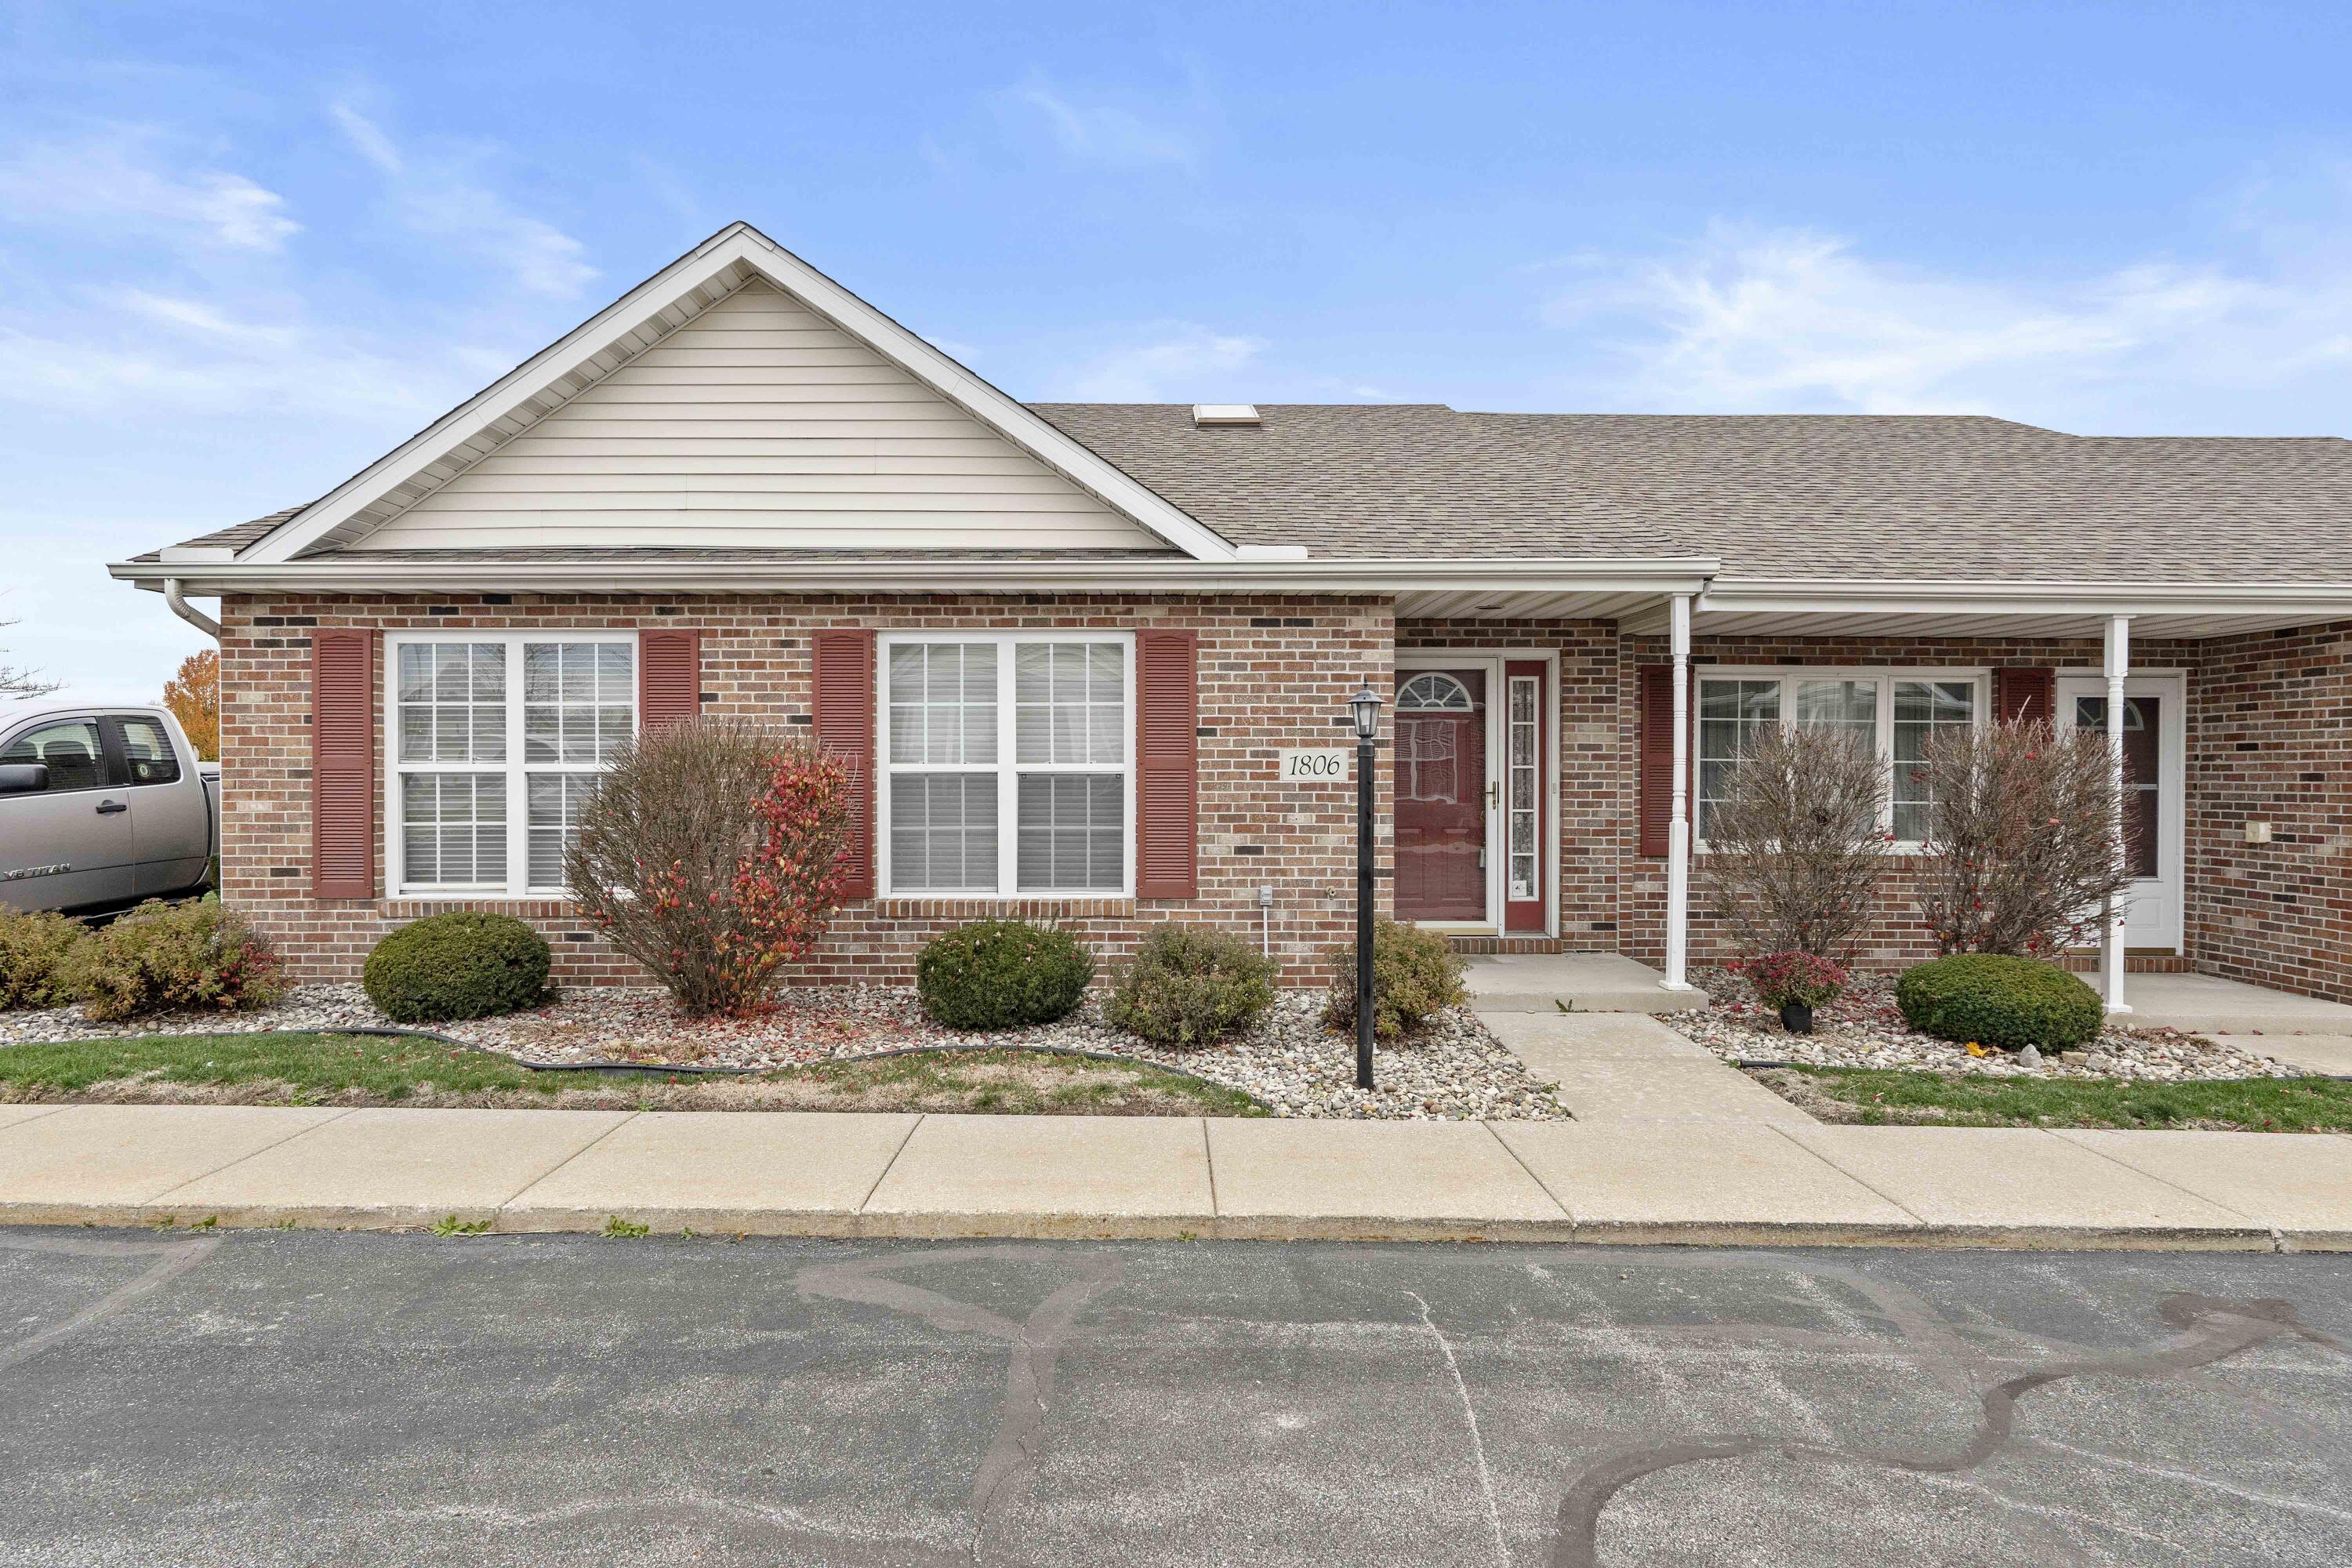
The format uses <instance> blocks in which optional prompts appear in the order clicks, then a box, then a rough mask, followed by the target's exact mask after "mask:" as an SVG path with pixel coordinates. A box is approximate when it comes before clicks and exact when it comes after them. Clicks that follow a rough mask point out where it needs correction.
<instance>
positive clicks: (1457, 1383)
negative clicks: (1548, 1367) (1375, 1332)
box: [1405, 1290, 1511, 1568]
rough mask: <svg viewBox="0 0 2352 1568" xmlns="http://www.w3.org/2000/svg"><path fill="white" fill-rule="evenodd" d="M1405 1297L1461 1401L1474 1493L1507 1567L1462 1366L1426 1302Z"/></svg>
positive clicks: (1499, 1516) (1491, 1477) (1413, 1293)
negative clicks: (1475, 1473)
mask: <svg viewBox="0 0 2352 1568" xmlns="http://www.w3.org/2000/svg"><path fill="white" fill-rule="evenodd" d="M1405 1294H1406V1295H1407V1296H1409V1297H1411V1298H1412V1304H1413V1305H1414V1306H1415V1307H1418V1308H1419V1309H1420V1310H1421V1321H1422V1326H1423V1327H1424V1328H1426V1329H1427V1330H1428V1331H1430V1333H1431V1334H1432V1335H1433V1337H1434V1338H1435V1339H1436V1341H1437V1348H1438V1351H1439V1352H1441V1353H1442V1354H1443V1355H1444V1357H1445V1370H1446V1371H1447V1372H1448V1373H1451V1374H1452V1375H1453V1378H1454V1397H1455V1398H1457V1399H1459V1400H1460V1401H1461V1402H1462V1419H1463V1422H1464V1423H1465V1425H1466V1426H1468V1427H1469V1428H1470V1453H1471V1457H1472V1458H1475V1459H1476V1460H1477V1461H1478V1490H1479V1491H1480V1493H1481V1494H1482V1495H1483V1496H1484V1497H1485V1498H1486V1528H1487V1529H1488V1530H1489V1531H1492V1532H1493V1534H1494V1537H1495V1561H1496V1562H1497V1563H1501V1564H1502V1565H1503V1568H1511V1549H1510V1546H1509V1545H1508V1544H1507V1542H1505V1541H1504V1540H1503V1513H1502V1510H1501V1509H1500V1508H1498V1507H1496V1502H1495V1473H1494V1471H1492V1470H1490V1469H1488V1468H1486V1438H1484V1437H1482V1436H1479V1435H1478V1412H1477V1410H1476V1408H1475V1407H1474V1406H1473V1405H1471V1403H1470V1385H1469V1384H1467V1383H1465V1382H1464V1381H1463V1377H1462V1363H1460V1362H1459V1361H1457V1360H1455V1359H1454V1342H1453V1341H1451V1340H1449V1339H1447V1338H1446V1337H1445V1331H1444V1329H1441V1328H1439V1327H1438V1326H1437V1320H1436V1319H1434V1318H1433V1317H1431V1316H1430V1314H1429V1303H1428V1302H1427V1301H1425V1300H1423V1299H1422V1295H1421V1292H1420V1291H1418V1290H1408V1291H1406V1292H1405Z"/></svg>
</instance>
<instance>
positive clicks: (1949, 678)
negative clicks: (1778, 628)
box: [1690, 664, 1992, 855]
mask: <svg viewBox="0 0 2352 1568" xmlns="http://www.w3.org/2000/svg"><path fill="white" fill-rule="evenodd" d="M1710 680H1778V681H1779V682H1780V727H1781V728H1782V729H1783V730H1793V729H1795V728H1796V727H1797V713H1796V703H1795V702H1794V701H1793V700H1792V698H1791V693H1790V685H1791V683H1793V682H1795V681H1799V680H1869V681H1874V682H1876V683H1877V686H1878V721H1877V730H1876V737H1877V745H1878V754H1879V757H1880V759H1881V760H1882V761H1883V762H1885V763H1887V766H1888V769H1889V773H1888V776H1887V785H1886V790H1885V793H1884V794H1882V795H1880V796H1879V797H1878V826H1879V829H1880V831H1882V832H1888V833H1891V832H1893V831H1894V827H1895V784H1894V775H1893V772H1892V769H1893V766H1894V757H1895V684H1896V683H1897V682H1898V681H1905V680H1940V681H1944V682H1947V683H1952V682H1958V681H1963V680H1965V681H1967V682H1969V684H1970V685H1972V686H1973V687H1974V688H1975V689H1976V699H1975V700H1974V702H1973V703H1971V704H1970V713H1971V718H1970V720H1969V722H1970V723H1971V725H1973V726H1974V727H1975V728H1977V729H1979V730H1981V729H1983V728H1984V726H1985V724H1986V722H1987V721H1988V719H1989V717H1990V712H1991V708H1992V668H1991V667H1990V666H1989V665H1887V664H1878V665H1822V664H1771V665H1748V664H1704V665H1693V666H1692V667H1691V702H1690V708H1691V715H1690V724H1691V789H1690V809H1691V827H1692V836H1691V841H1692V844H1693V846H1694V847H1695V849H1696V851H1705V850H1706V848H1708V847H1709V846H1708V844H1707V842H1706V839H1704V838H1702V837H1699V836H1698V832H1697V828H1698V822H1699V815H1700V814H1699V805H1698V779H1699V749H1698V738H1699V709H1700V702H1699V689H1700V688H1701V686H1702V685H1703V684H1704V683H1705V682H1706V681H1710ZM1922 848H1923V845H1922V843H1921V841H1920V840H1918V839H1916V838H1897V839H1894V840H1891V841H1890V842H1889V843H1888V845H1887V849H1888V851H1889V853H1892V854H1895V855H1916V854H1919V853H1920V852H1921V851H1922Z"/></svg>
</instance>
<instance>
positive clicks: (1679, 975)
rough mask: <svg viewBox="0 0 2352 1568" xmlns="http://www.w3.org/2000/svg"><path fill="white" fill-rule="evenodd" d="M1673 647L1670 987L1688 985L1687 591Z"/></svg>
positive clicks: (1678, 604) (1678, 607)
mask: <svg viewBox="0 0 2352 1568" xmlns="http://www.w3.org/2000/svg"><path fill="white" fill-rule="evenodd" d="M1673 616H1674V621H1673V626H1674V653H1675V674H1674V683H1675V704H1674V706H1675V751H1674V768H1675V777H1674V787H1673V800H1674V807H1673V812H1672V815H1671V816H1669V817H1668V818H1667V823H1666V977H1665V979H1664V980H1662V981H1660V982H1659V984H1660V985H1662V986H1663V987H1664V989H1666V990H1668V991H1687V990H1689V989H1690V988H1691V985H1690V857H1691V830H1690V743H1691V725H1690V637H1691V602H1690V595H1688V594H1676V595H1675V596H1674V601H1673Z"/></svg>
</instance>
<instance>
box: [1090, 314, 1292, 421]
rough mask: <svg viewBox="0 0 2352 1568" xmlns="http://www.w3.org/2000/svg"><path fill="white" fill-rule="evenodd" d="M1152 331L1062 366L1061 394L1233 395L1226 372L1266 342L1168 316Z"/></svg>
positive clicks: (1178, 398) (1124, 399) (1210, 398)
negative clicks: (1065, 389)
mask: <svg viewBox="0 0 2352 1568" xmlns="http://www.w3.org/2000/svg"><path fill="white" fill-rule="evenodd" d="M1153 331H1154V332H1155V334H1156V335H1154V336H1153V337H1151V338H1150V339H1149V340H1148V341H1146V342H1139V343H1133V344H1130V345H1129V346H1128V347H1125V348H1119V349H1113V350H1111V351H1109V352H1108V353H1103V354H1100V355H1098V356H1097V357H1096V358H1094V359H1091V360H1088V361H1087V363H1084V364H1082V365H1079V366H1078V367H1076V369H1075V370H1073V371H1070V372H1068V373H1067V375H1066V382H1067V385H1068V388H1069V390H1068V394H1067V395H1068V396H1069V397H1070V398H1072V399H1074V400H1076V401H1079V402H1086V403H1188V402H1202V403H1212V402H1217V401H1220V400H1225V399H1239V398H1240V397H1241V394H1240V391H1239V390H1238V389H1236V388H1235V386H1234V378H1233V374H1232V373H1233V372H1235V371H1238V370H1240V369H1241V368H1242V367H1243V366H1244V365H1247V364H1249V363H1251V362H1252V361H1254V360H1255V359H1256V358H1257V356H1258V355H1259V354H1260V353H1263V352H1264V351H1265V346H1266V345H1265V342H1264V341H1263V340H1261V339H1257V338H1249V337H1239V336H1235V335H1234V334H1231V333H1225V332H1215V331H1210V330H1209V329H1208V328H1206V327H1201V326H1194V325H1192V324H1191V323H1189V322H1171V323H1167V324H1165V325H1162V326H1160V327H1158V328H1155V329H1153ZM1049 396H1050V395H1049ZM1242 400H1244V401H1245V399H1242Z"/></svg>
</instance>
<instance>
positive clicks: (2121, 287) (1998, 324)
mask: <svg viewBox="0 0 2352 1568" xmlns="http://www.w3.org/2000/svg"><path fill="white" fill-rule="evenodd" d="M1568 265H1569V267H1570V270H1571V271H1572V272H1574V273H1575V274H1577V277H1576V279H1575V281H1573V282H1571V283H1570V284H1569V285H1567V286H1566V287H1564V288H1561V289H1559V290H1558V291H1556V292H1555V293H1554V294H1553V295H1552V296H1551V297H1550V298H1549V300H1547V301H1546V302H1545V304H1544V307H1543V315H1544V319H1545V320H1546V321H1548V322H1549V323H1550V324H1551V325H1553V326H1556V327H1559V328H1563V329H1567V330H1570V331H1575V332H1577V333H1578V334H1580V336H1582V337H1584V338H1586V339H1587V340H1588V341H1589V342H1591V345H1592V347H1593V348H1594V349H1595V350H1596V351H1598V353H1600V355H1601V361H1602V363H1601V365H1600V366H1599V367H1598V368H1596V369H1595V370H1593V371H1592V372H1591V373H1590V374H1589V378H1588V379H1587V380H1585V381H1584V383H1583V384H1584V386H1585V387H1586V389H1587V392H1588V395H1590V394H1593V393H1597V394H1599V395H1600V396H1601V400H1602V401H1604V402H1606V403H1608V404H1611V405H1615V406H1619V407H1624V408H1633V409H1654V410H1659V411H1706V412H1717V413H1772V412H1818V413H1840V412H1845V413H1869V414H1914V413H1930V412H1932V413H1992V414H2000V415H2005V416H2010V417H2013V418H2024V419H2030V420H2034V421H2036V422H2041V423H2052V424H2059V425H2061V426H2063V427H2065V428H2069V429H2077V430H2095V429H2101V428H2106V429H2115V428H2146V427H2147V426H2148V425H2149V424H2150V422H2154V423H2155V424H2158V425H2161V426H2165V427H2168V428H2209V429H2210V428H2212V427H2214V425H2215V423H2216V422H2215V421H2214V420H2213V419H2212V417H2211V411H2212V409H2213V407H2214V406H2215V404H2216V401H2217V399H2216V396H2215V394H2216V393H2217V392H2221V391H2223V390H2224V389H2235V390H2236V391H2237V392H2239V393H2241V394H2242V393H2244V392H2247V391H2253V392H2257V393H2274V394H2277V395H2279V396H2281V397H2284V396H2286V395H2288V393H2287V389H2288V388H2289V387H2290V386H2294V385H2300V384H2304V383H2305V382H2307V381H2308V380H2309V379H2310V378H2313V377H2319V378H2322V379H2323V380H2333V382H2334V383H2335V386H2334V401H2335V405H2336V406H2335V408H2334V409H2333V411H2332V415H2333V417H2334V418H2335V420H2336V426H2337V427H2338V428H2342V427H2345V426H2352V384H2347V382H2346V380H2345V379H2344V378H2345V375H2346V373H2347V371H2352V360H2347V343H2352V279H2347V277H2346V276H2345V274H2344V272H2343V271H2342V269H2341V268H2335V267H2308V268H2306V267H2303V266H2300V265H2299V264H2298V262H2297V259H2296V258H2295V257H2294V256H2286V257H2280V256H2275V255H2273V256H2270V257H2267V258H2264V257H2255V258H2249V259H2246V260H2241V261H2240V262H2238V263H2237V264H2236V265H2234V266H2232V265H2225V264H2223V263H2221V262H2219V261H2211V262H2205V263H2201V264H2194V265H2190V264H2182V263H2179V262H2176V261H2170V260H2144V261H2135V262H2132V263H2129V264H2127V265H2124V266H2119V267H2116V268H2110V269H2107V270H2105V271H2103V272H2098V273H2095V274H2090V275H2086V276H2080V277H2075V278H2065V279H2054V280H2053V279H2000V278H1992V277H1982V276H1972V275H1969V274H1966V273H1962V272H1958V271H1950V270H1947V271H1937V270H1933V269H1928V268H1916V267H1907V266H1903V265H1900V264H1897V263H1894V262H1890V261H1886V260H1883V259H1878V258H1872V257H1870V256H1867V255H1864V253H1862V252H1861V251H1860V250H1859V249H1858V248H1857V247H1855V246H1854V245H1853V243H1852V242H1851V241H1849V240H1846V239H1843V238H1841V237H1835V236H1831V235H1825V234H1821V233H1816V232H1812V231H1807V230H1798V229H1747V228H1739V227H1736V226H1721V225H1719V226H1717V227H1715V228H1713V229H1711V230H1710V231H1709V232H1708V233H1707V235H1706V237H1705V238H1704V239H1702V240H1701V241H1700V242H1698V243H1697V244H1696V245H1693V246H1691V247H1687V248H1685V249H1682V250H1679V251H1675V252H1673V253H1669V254H1664V255H1658V256H1649V257H1606V256H1601V257H1594V256H1582V257H1579V258H1575V259H1574V260H1573V261H1572V262H1570V263H1569V264H1568ZM2135 421H2137V423H2134V422H2135ZM2119 422H2120V423H2119ZM2226 422H2227V421H2226V420H2225V421H2223V423H2226ZM2309 425H2310V420H2309V416H2308V413H2307V412H2306V413H2305V415H2304V416H2301V417H2299V418H2298V419H2297V420H2296V421H2295V423H2294V426H2293V427H2294V428H2307V427H2309Z"/></svg>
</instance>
